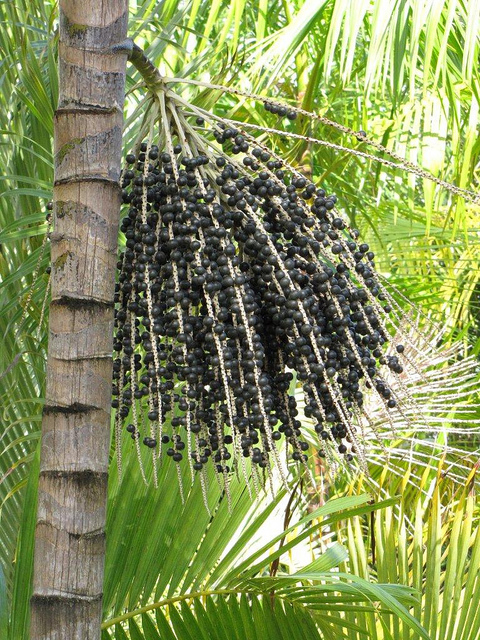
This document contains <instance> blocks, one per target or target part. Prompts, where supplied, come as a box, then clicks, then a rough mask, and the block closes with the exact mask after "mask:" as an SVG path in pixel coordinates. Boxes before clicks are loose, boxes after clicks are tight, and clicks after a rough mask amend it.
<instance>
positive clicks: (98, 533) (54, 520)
mask: <svg viewBox="0 0 480 640" xmlns="http://www.w3.org/2000/svg"><path fill="white" fill-rule="evenodd" d="M127 12H128V2H127V0H104V1H103V2H98V0H96V1H92V0H82V1H81V2H78V1H75V0H63V1H61V2H60V45H59V69H60V98H59V105H58V110H57V112H56V116H55V185H54V202H55V206H54V229H55V230H54V232H53V233H52V236H51V248H52V302H51V306H50V334H49V348H48V362H47V385H46V402H45V408H44V414H43V424H42V452H41V466H40V481H39V495H38V516H37V528H36V540H35V566H34V585H33V596H32V601H31V605H32V607H31V615H32V618H31V638H32V640H40V639H41V640H47V639H48V640H53V639H55V640H61V639H64V638H65V639H68V640H72V639H75V638H79V639H80V638H81V639H82V640H93V639H95V640H98V638H100V622H101V613H102V586H103V567H104V553H105V513H106V498H107V467H108V453H109V444H110V403H111V377H112V335H113V295H114V281H115V268H116V261H117V234H118V220H119V211H120V202H121V196H120V187H119V176H120V164H121V144H122V123H123V102H124V91H125V66H126V53H125V52H117V53H112V52H111V47H112V46H114V45H116V44H118V43H120V42H122V41H123V40H124V39H125V38H126V32H127V19H128V13H127Z"/></svg>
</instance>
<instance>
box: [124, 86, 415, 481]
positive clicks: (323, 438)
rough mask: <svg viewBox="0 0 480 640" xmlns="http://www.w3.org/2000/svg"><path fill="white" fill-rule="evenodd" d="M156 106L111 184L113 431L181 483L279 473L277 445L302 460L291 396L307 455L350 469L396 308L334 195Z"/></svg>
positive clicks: (391, 365) (237, 133) (230, 136)
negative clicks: (310, 437)
mask: <svg viewBox="0 0 480 640" xmlns="http://www.w3.org/2000/svg"><path fill="white" fill-rule="evenodd" d="M158 108H159V112H158V116H157V118H158V121H159V122H160V133H159V135H158V137H157V139H155V136H154V135H153V133H152V131H153V130H154V129H153V126H151V125H150V126H148V127H146V128H144V131H143V140H141V141H139V143H138V144H137V146H136V148H135V149H134V151H133V152H131V153H129V154H128V155H127V156H126V166H125V170H124V172H123V177H122V189H123V192H122V193H123V203H124V217H123V219H122V222H121V231H122V233H123V234H124V236H125V248H124V250H123V251H122V252H121V254H120V258H119V262H118V283H117V285H116V298H115V301H116V311H115V340H114V349H115V352H116V358H115V360H114V387H113V396H114V399H113V406H114V407H115V409H116V414H117V417H116V424H117V431H118V432H120V431H121V429H122V427H123V426H125V428H126V430H127V432H129V434H130V436H131V438H132V439H133V440H134V441H135V443H136V447H137V450H139V449H140V447H141V446H142V445H144V446H146V447H148V448H150V449H152V451H153V453H154V458H155V459H157V458H159V457H160V456H162V455H163V454H165V455H166V456H167V457H169V458H171V459H172V461H174V462H176V463H179V464H180V463H182V461H184V460H185V459H187V460H189V463H190V466H191V469H192V474H193V473H194V472H202V470H204V469H205V468H206V466H207V465H212V464H213V465H214V469H215V471H216V472H217V473H219V474H223V475H224V476H228V474H229V473H230V472H231V471H232V470H234V469H236V468H238V469H243V473H244V474H245V477H247V475H248V474H249V470H250V469H251V470H252V471H253V473H254V474H257V475H258V473H259V470H265V473H271V469H272V467H273V466H277V467H278V468H279V470H280V473H281V474H282V476H284V474H285V469H284V467H283V461H282V460H280V455H279V445H280V444H281V443H282V441H284V442H285V445H286V451H287V458H289V459H292V460H294V461H297V462H298V463H305V461H306V460H307V452H308V449H309V444H308V442H307V437H306V435H305V431H304V424H302V421H301V420H300V419H299V418H300V416H299V410H298V407H297V400H296V395H295V393H294V391H295V388H299V387H301V389H302V391H303V399H304V415H305V416H306V417H307V418H310V419H312V420H313V424H314V430H315V432H316V434H317V436H318V441H319V445H318V449H319V455H320V456H323V457H326V458H327V459H328V460H329V461H331V462H333V461H334V460H337V459H338V458H339V457H340V458H344V460H345V461H347V462H351V461H352V460H353V458H354V456H357V457H358V459H359V460H360V462H362V461H363V452H362V442H361V440H362V438H361V434H359V433H358V424H359V420H360V418H363V417H364V416H363V403H364V394H365V393H366V392H367V391H369V392H370V393H373V394H376V395H377V396H378V398H379V399H380V401H381V402H382V403H384V404H385V406H386V407H388V408H389V409H390V410H398V407H397V408H396V405H397V398H396V394H395V392H394V390H393V389H392V388H391V386H390V384H389V383H388V382H387V380H390V379H392V378H398V374H401V373H402V371H403V366H402V363H401V359H402V353H403V351H404V346H403V345H402V344H398V343H397V344H396V347H395V348H394V349H393V353H390V355H387V343H388V341H389V331H388V329H387V327H388V326H389V319H388V316H389V314H390V315H392V314H393V316H394V317H396V315H397V313H398V312H397V310H396V306H395V303H394V301H393V300H392V298H391V296H390V294H389V293H388V292H387V291H386V290H385V289H384V288H383V287H382V285H381V284H380V281H379V278H378V276H377V274H376V272H375V266H374V255H373V253H372V252H371V251H370V249H369V246H368V245H367V244H365V243H364V242H360V241H359V239H358V232H357V231H356V230H352V229H349V228H348V226H347V224H346V222H345V221H344V219H343V218H342V217H341V215H339V214H338V213H337V212H336V210H335V205H336V202H337V198H336V196H335V195H333V194H327V193H326V192H325V190H324V189H322V188H321V187H318V186H316V185H315V184H313V183H312V182H311V181H309V180H308V179H306V178H305V177H303V176H302V175H300V174H299V173H298V172H297V171H296V170H295V169H294V168H293V167H290V166H289V165H288V164H286V163H285V162H284V161H283V160H282V159H281V158H279V157H278V156H277V155H276V154H274V153H272V152H270V151H269V150H268V149H267V148H266V147H265V146H264V145H263V144H261V143H259V142H258V140H256V139H255V138H254V137H252V136H251V135H249V134H248V133H246V132H245V131H243V130H242V129H241V128H238V127H235V126H233V125H230V124H229V123H228V122H225V121H222V120H220V119H218V118H211V119H208V118H207V117H206V116H205V114H203V113H202V114H201V115H199V114H198V111H197V112H196V113H195V111H194V110H193V111H192V112H189V111H187V110H186V109H185V106H184V104H183V103H182V104H180V103H178V102H177V101H176V100H175V98H174V97H170V98H169V99H165V98H163V101H162V103H161V104H160V106H159V107H158ZM192 109H193V108H192ZM267 109H268V110H269V111H271V112H272V113H278V108H275V107H272V105H271V104H270V103H267ZM278 115H279V116H281V117H283V116H285V117H286V118H288V119H289V120H292V119H294V116H295V112H294V111H291V110H285V113H283V112H282V113H278ZM152 117H153V116H152ZM156 124H157V120H156V121H155V125H156ZM391 351H392V349H390V352H391Z"/></svg>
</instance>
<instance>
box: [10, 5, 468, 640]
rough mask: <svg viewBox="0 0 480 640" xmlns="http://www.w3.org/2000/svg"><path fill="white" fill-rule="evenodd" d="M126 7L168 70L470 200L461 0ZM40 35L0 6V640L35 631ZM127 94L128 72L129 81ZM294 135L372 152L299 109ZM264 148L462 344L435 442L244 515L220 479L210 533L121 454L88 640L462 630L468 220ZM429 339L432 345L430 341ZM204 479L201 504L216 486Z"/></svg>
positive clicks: (42, 26) (339, 163) (196, 491)
mask: <svg viewBox="0 0 480 640" xmlns="http://www.w3.org/2000/svg"><path fill="white" fill-rule="evenodd" d="M130 9H131V15H130V18H131V23H130V35H131V36H132V37H133V38H134V39H135V41H136V42H137V44H140V45H141V46H143V47H144V48H145V49H146V51H147V54H148V56H149V57H150V58H151V59H152V60H153V61H154V62H155V63H156V64H158V65H159V66H160V69H161V70H162V71H163V72H165V73H167V74H168V75H172V76H177V77H194V78H197V79H203V80H211V81H215V82H221V83H223V84H229V85H232V86H234V87H237V88H241V89H244V90H247V91H254V92H256V93H262V94H264V95H269V96H271V97H278V98H279V99H280V98H281V99H283V100H286V101H288V102H290V103H291V104H296V105H301V106H302V107H303V108H305V109H307V110H310V111H317V112H318V113H321V114H322V115H326V116H327V117H329V118H331V119H332V120H336V121H337V122H341V123H342V124H345V125H347V126H349V127H351V128H353V129H354V130H365V131H366V132H367V133H368V135H369V136H370V137H372V138H373V139H375V140H377V141H381V142H382V144H384V145H386V146H388V147H391V148H394V149H395V150H396V151H397V152H399V153H401V154H403V155H404V156H405V157H406V158H408V159H410V160H412V161H414V162H416V163H418V164H420V165H421V166H422V167H424V168H425V169H428V170H429V171H430V172H432V173H433V174H434V175H436V176H438V177H440V178H442V179H444V180H448V181H450V182H453V183H454V184H457V185H459V186H461V187H465V188H471V189H474V190H475V189H476V190H478V181H479V171H480V166H479V155H480V139H479V137H478V124H479V100H480V95H479V94H480V82H479V79H480V76H479V74H480V66H479V64H478V63H479V32H480V4H479V3H478V1H477V0H445V1H442V0H311V1H309V2H303V1H302V0H298V1H296V0H282V1H281V2H280V1H275V2H274V1H273V0H255V1H254V2H246V0H229V1H228V2H226V1H224V0H213V1H212V2H209V3H206V2H202V1H201V0H192V1H190V2H187V1H183V0H165V1H163V2H162V1H156V0H145V1H143V2H142V1H140V0H139V1H137V2H134V1H132V2H130ZM55 21H56V6H55V3H54V2H49V1H44V2H40V1H39V0H32V1H27V0H19V1H18V2H15V3H12V2H2V3H0V53H1V55H0V60H1V61H0V104H1V108H0V165H1V167H2V175H1V176H0V309H1V313H0V335H2V336H3V340H2V342H1V344H0V407H1V414H0V415H1V421H2V425H1V427H2V428H1V431H0V637H2V638H4V637H5V638H8V639H9V640H23V639H24V638H25V639H26V638H27V637H28V599H29V593H30V579H31V570H32V551H33V535H34V523H35V504H36V482H37V468H38V446H37V445H38V441H39V433H40V424H41V406H42V395H43V384H44V382H43V381H44V368H45V353H46V340H47V329H46V327H47V317H46V315H45V313H44V300H45V292H46V289H47V283H48V275H47V274H46V271H45V270H46V268H47V266H48V262H49V257H48V251H47V252H46V253H45V254H42V243H43V242H44V239H45V232H46V224H45V204H46V202H47V201H48V200H49V199H50V197H51V186H52V179H53V162H52V135H53V114H54V109H55V105H56V99H57V68H56V45H57V35H56V22H55ZM138 80H139V77H138V75H137V74H136V72H135V71H133V70H132V69H130V70H129V76H128V78H127V85H128V87H130V88H132V89H133V87H134V86H135V84H136V83H137V82H138ZM185 91H186V92H187V94H188V95H189V96H190V98H191V99H195V100H196V101H197V103H198V104H201V105H202V106H204V107H208V108H211V109H213V108H214V109H215V110H216V112H217V113H219V114H222V113H235V117H236V118H239V119H245V120H248V121H249V122H253V123H257V124H260V125H266V124H269V123H270V122H272V121H271V120H269V117H270V114H268V113H267V112H265V111H264V109H263V108H261V107H260V106H258V104H257V105H255V103H253V102H251V101H249V100H244V99H239V98H236V97H232V96H228V95H222V96H219V94H218V93H215V92H212V91H207V90H205V91H201V92H198V91H195V92H194V91H193V90H191V89H189V88H188V87H186V88H185ZM141 95H142V92H141V90H137V91H133V90H132V92H131V93H130V95H129V99H128V102H127V105H126V122H127V126H126V130H125V149H128V146H129V140H131V139H132V138H133V137H134V135H135V131H136V126H138V124H139V123H138V112H137V109H136V106H137V104H138V102H139V100H140V98H141ZM193 96H194V97H193ZM294 126H295V127H296V128H297V129H296V130H297V132H298V133H303V134H308V135H312V136H315V137H317V138H321V139H324V140H328V141H330V142H335V143H339V144H345V145H347V146H349V145H352V144H353V146H354V147H355V148H358V149H361V150H362V149H364V148H365V147H364V146H362V143H360V142H356V141H353V143H352V140H351V139H347V138H346V137H345V136H342V135H341V134H340V133H339V132H338V131H335V130H333V129H328V128H325V127H324V126H322V125H320V124H318V123H314V122H313V121H308V120H307V119H299V120H298V121H296V122H295V125H294ZM271 144H273V145H275V147H276V150H277V152H278V153H280V154H281V155H282V156H284V157H286V158H288V159H289V160H291V161H292V162H294V163H296V164H298V165H300V166H302V167H303V171H304V172H306V173H307V174H308V175H309V176H311V177H312V178H313V179H314V181H315V182H317V183H321V184H322V185H324V186H325V188H326V189H327V190H328V191H330V192H335V193H337V195H338V197H339V206H340V209H341V210H342V211H344V212H345V213H346V215H348V217H349V218H350V220H351V221H352V223H353V225H354V226H357V227H358V228H359V229H360V230H361V231H362V233H363V236H364V237H365V238H366V239H367V240H368V242H369V243H370V244H371V245H372V248H373V250H374V251H375V252H376V255H377V268H378V269H379V271H380V272H381V273H383V274H384V276H385V277H386V278H387V279H388V280H389V281H390V282H391V283H392V284H394V285H395V286H396V287H397V288H398V289H399V290H400V291H401V292H402V294H403V295H405V296H406V297H407V298H409V299H410V300H412V301H413V302H415V303H416V304H418V305H419V306H421V308H422V310H423V311H424V313H426V314H428V315H429V316H430V317H431V318H432V319H434V320H435V321H436V322H437V323H438V324H439V325H441V326H442V327H444V333H443V335H442V336H441V341H440V342H441V343H442V348H443V349H448V348H449V345H451V344H452V343H453V342H454V341H457V347H455V349H453V350H451V351H446V352H445V353H446V354H447V355H446V356H445V358H444V362H443V364H442V366H443V367H444V368H446V369H444V370H443V371H444V373H443V374H442V375H440V376H439V378H438V384H437V386H436V387H435V389H434V390H433V391H432V389H431V388H430V387H428V388H427V387H426V389H425V402H426V403H428V404H429V406H430V407H432V406H433V409H432V411H437V410H438V412H439V413H441V417H440V418H439V420H438V425H437V428H436V429H434V430H432V431H429V432H425V430H424V431H423V432H421V433H420V432H417V433H413V434H411V438H410V440H409V447H408V448H407V449H405V445H404V444H402V443H401V442H400V441H398V442H395V441H391V440H390V441H388V442H387V443H386V444H387V446H388V447H389V448H390V451H391V454H390V457H389V459H388V460H389V461H388V464H387V465H385V454H384V453H383V452H382V451H381V450H380V449H379V448H378V447H377V446H375V445H374V444H372V449H371V451H370V453H369V460H370V464H371V477H370V478H364V477H363V476H361V475H359V474H351V475H347V474H341V475H340V476H338V477H337V478H329V477H328V475H319V476H318V491H317V492H312V491H308V492H307V491H304V490H302V487H301V482H297V479H296V478H292V487H294V488H295V490H294V493H293V498H291V499H290V500H288V499H287V498H286V497H285V496H283V494H282V492H281V491H280V492H279V493H278V495H277V496H276V498H275V499H272V498H271V497H270V498H266V499H265V498H263V499H258V500H257V501H256V502H255V503H254V504H253V506H252V505H251V502H250V499H249V496H248V494H247V493H246V491H245V489H244V488H243V487H242V486H241V485H240V484H238V485H234V487H233V490H232V492H233V493H232V496H233V505H234V509H233V513H231V514H229V512H228V509H227V505H226V504H225V501H220V503H219V506H218V508H217V511H216V513H215V516H214V518H213V519H212V520H210V518H209V516H208V514H207V512H206V510H205V508H204V506H203V501H202V496H201V492H200V488H199V486H195V487H193V488H192V489H191V490H190V491H189V493H188V494H187V500H186V503H185V505H183V506H182V504H181V502H180V498H179V495H178V489H177V483H176V478H175V477H174V476H175V474H174V472H173V471H172V469H171V468H170V467H168V468H167V467H165V468H164V469H163V470H162V476H161V478H160V487H159V489H158V490H157V491H154V490H153V489H151V488H147V487H145V486H143V484H142V483H141V480H140V478H139V474H138V471H137V469H136V465H135V461H134V460H131V459H130V458H129V456H128V453H129V452H128V451H125V459H126V461H127V465H126V466H127V468H126V472H125V474H124V476H123V477H122V478H118V477H117V475H116V470H115V465H114V464H113V465H112V467H111V476H110V481H109V506H108V523H107V534H108V549H107V559H106V581H105V598H104V611H105V615H104V620H105V623H104V627H105V628H104V631H103V633H104V636H105V638H119V639H124V638H132V639H133V640H138V639H140V638H146V639H148V640H150V639H152V640H153V639H158V638H160V637H161V638H162V640H164V639H168V640H172V639H174V638H176V639H177V640H190V639H191V640H193V639H197V638H203V639H204V640H209V639H210V638H212V639H216V638H218V639H219V640H220V639H221V638H222V639H223V638H225V637H232V638H237V639H238V640H243V639H244V638H245V639H247V638H248V639H255V638H258V640H264V639H270V638H271V639H272V640H273V639H275V640H276V639H277V638H280V639H281V638H287V637H288V638H291V639H297V638H298V639H302V638H309V639H310V638H316V637H323V638H327V639H329V638H339V637H345V638H348V639H349V640H364V639H366V638H369V637H371V638H374V639H377V638H378V639H381V640H387V639H390V638H394V640H400V639H402V640H410V639H411V640H413V639H417V638H419V637H425V638H432V640H436V639H437V638H438V639H439V640H440V639H442V640H453V639H455V640H476V639H477V638H480V611H479V610H478V602H479V601H480V529H479V527H478V503H477V501H476V479H475V471H476V464H477V460H478V424H479V423H478V419H479V417H480V416H479V411H478V408H477V405H476V399H475V390H476V386H477V385H476V377H475V376H476V375H477V373H476V370H475V364H474V363H475V361H474V360H473V361H472V360H471V359H468V358H467V359H466V360H460V361H459V360H458V359H459V357H460V358H461V357H464V356H467V355H469V354H473V355H474V356H475V355H476V354H477V353H478V350H479V347H480V321H479V295H480V285H479V278H480V268H479V261H480V252H479V251H478V244H479V241H480V237H479V223H480V211H479V209H478V207H475V206H472V205H469V204H468V203H465V202H463V201H462V200H461V199H457V198H454V197H451V196H450V195H449V194H448V193H447V192H445V191H442V190H439V189H436V188H435V186H434V185H432V184H431V183H428V182H425V181H422V180H419V179H418V178H416V177H415V176H413V175H409V174H406V173H405V172H403V171H401V170H397V171H392V170H390V169H388V170H386V169H384V168H382V167H381V166H380V165H378V164H377V163H374V162H371V161H366V160H364V159H359V158H357V157H353V156H352V155H349V154H348V153H339V152H338V151H333V150H331V149H328V148H325V147H323V146H313V145H311V144H308V143H304V142H302V141H300V142H292V141H291V140H287V139H278V138H276V139H274V140H272V142H271ZM34 281H35V286H34V287H33V289H32V288H31V287H32V282H34ZM31 291H32V292H33V294H32V295H31V297H30V292H31ZM26 305H28V315H27V316H26V317H23V307H25V306H26ZM439 338H440V336H438V335H437V336H435V335H432V340H433V341H434V343H436V342H438V341H439ZM458 341H460V343H459V344H460V346H458ZM454 361H455V362H454ZM462 362H463V363H465V364H462ZM455 363H456V364H455ZM432 364H433V360H432ZM426 366H428V363H427V364H426ZM449 367H450V368H449ZM446 407H448V409H449V410H448V411H446V410H445V409H446ZM378 419H379V427H380V429H381V421H382V416H381V415H380V414H379V418H378ZM125 446H126V448H127V445H125ZM406 453H408V455H406ZM313 462H314V461H313ZM314 470H315V471H316V472H319V468H318V466H315V467H314ZM211 487H212V495H211V497H210V499H211V502H212V504H214V503H215V502H216V501H217V500H218V498H219V495H215V491H217V492H218V489H217V486H216V483H215V482H213V483H212V484H211ZM367 491H369V492H370V495H367V494H366V492H367ZM372 497H373V504H370V498H372ZM275 514H277V517H276V518H274V516H275ZM279 514H281V515H280V519H279ZM279 525H280V526H279ZM284 529H285V530H284ZM266 531H268V532H269V533H268V535H266V533H265V532H266ZM272 533H273V535H272ZM232 541H233V542H232ZM259 541H260V542H259ZM300 549H301V550H302V555H301V556H300V555H299V553H300V551H299V550H300ZM305 554H307V558H308V560H307V561H303V560H304V559H305V557H306V556H305ZM300 559H302V562H303V565H305V564H306V562H308V564H307V565H306V566H301V564H302V562H300ZM293 574H295V575H294V577H292V575H293ZM402 585H405V586H402ZM272 594H275V595H272ZM155 603H156V604H155ZM141 607H144V608H145V607H147V608H149V607H150V609H149V611H148V613H147V611H146V610H142V609H141ZM119 616H120V617H123V619H124V620H123V621H121V620H120V619H119ZM412 616H414V618H415V619H416V620H417V621H418V622H415V619H414V618H413V617H412ZM419 623H420V624H419ZM420 625H422V626H420Z"/></svg>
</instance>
